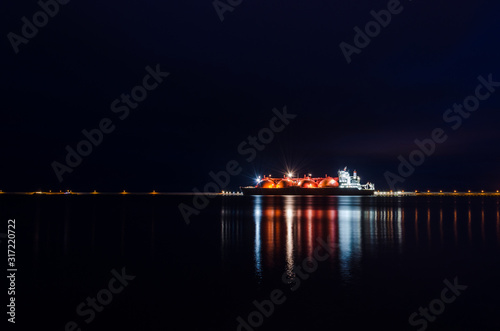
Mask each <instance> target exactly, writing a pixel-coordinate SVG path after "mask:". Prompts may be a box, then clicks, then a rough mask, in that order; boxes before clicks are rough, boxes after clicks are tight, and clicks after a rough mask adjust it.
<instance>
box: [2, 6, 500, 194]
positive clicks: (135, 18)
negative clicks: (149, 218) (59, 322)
mask: <svg viewBox="0 0 500 331" xmlns="http://www.w3.org/2000/svg"><path fill="white" fill-rule="evenodd" d="M42 1H44V0H42ZM49 2H51V1H49ZM61 2H63V3H64V1H63V0H61ZM231 2H232V3H233V4H238V3H239V2H241V3H240V4H239V5H237V6H232V7H230V8H231V9H232V11H229V10H226V11H225V12H224V13H222V14H221V15H222V16H223V18H224V20H223V21H221V19H220V16H219V14H218V13H217V11H216V9H215V8H214V4H213V3H212V1H210V0H206V1H175V2H174V1H105V2H103V1H93V2H88V1H76V0H72V1H69V2H68V3H66V4H59V5H58V6H59V8H58V12H57V13H54V11H55V8H54V6H52V7H50V8H49V11H50V10H52V11H53V12H52V15H53V17H48V16H47V17H48V19H47V22H43V20H44V16H43V15H38V16H37V18H38V19H39V20H40V22H42V23H40V24H41V27H39V28H38V32H37V33H36V35H34V36H31V37H30V38H26V39H22V38H24V37H23V33H22V28H23V25H24V24H25V22H23V21H22V20H21V19H22V18H23V17H26V18H27V21H29V22H33V15H35V13H37V12H38V11H40V10H41V7H40V5H39V4H37V2H36V1H23V2H22V3H21V2H19V1H15V0H5V1H3V2H2V4H1V7H2V8H1V11H0V12H1V13H2V14H1V15H2V18H1V20H0V26H1V30H2V31H3V43H2V75H1V82H2V83H1V84H2V107H1V109H2V111H1V120H0V141H1V143H0V155H1V161H2V162H1V164H2V165H1V168H0V169H1V171H0V189H2V190H3V191H32V190H39V189H42V190H66V189H72V190H73V191H89V190H94V189H96V190H98V191H122V190H123V189H126V190H128V191H152V190H153V189H154V190H157V191H165V192H168V191H170V192H179V191H184V192H189V191H191V190H192V189H193V188H195V187H197V188H198V189H199V190H201V191H203V187H204V185H205V184H206V183H208V182H210V181H211V177H210V175H209V173H210V172H211V171H213V172H215V173H217V172H219V171H221V170H223V169H225V168H226V165H227V163H228V162H229V161H231V160H235V161H237V162H238V164H239V165H240V166H241V168H242V170H241V173H240V174H238V175H237V176H232V177H231V179H230V183H229V185H228V187H227V188H229V189H233V190H236V189H237V188H238V187H239V186H241V185H250V184H253V183H254V178H255V176H256V175H259V174H260V175H263V174H272V175H274V176H282V175H283V173H284V171H285V170H286V168H287V167H288V168H289V169H293V170H294V171H295V172H296V173H298V174H301V175H303V174H305V173H312V174H313V175H317V176H323V175H324V174H325V173H328V174H331V175H333V174H335V173H336V171H337V170H338V169H339V168H344V166H347V167H348V168H349V169H350V170H354V169H356V170H357V171H358V174H359V175H360V176H361V178H362V181H363V182H365V181H371V182H374V183H375V184H376V188H378V189H388V188H389V184H388V182H387V181H386V178H385V177H386V175H387V173H386V172H387V171H389V172H391V173H393V174H395V175H398V165H399V163H400V161H399V160H398V156H399V155H402V157H404V158H405V159H408V157H409V155H410V153H412V151H414V150H415V149H417V148H418V147H417V146H416V145H415V143H414V141H415V139H419V140H421V141H422V140H424V139H429V138H431V137H432V131H433V130H434V129H436V128H441V129H442V130H443V131H444V134H446V136H447V139H446V141H444V142H442V143H436V146H435V152H434V153H429V154H430V155H429V156H426V157H425V160H423V162H422V164H421V165H419V166H416V167H415V170H414V171H413V173H412V174H411V175H409V176H407V178H403V177H401V178H402V179H404V181H402V182H399V183H397V184H396V186H395V187H396V188H402V189H406V190H414V189H418V190H427V189H431V190H439V189H444V190H452V189H457V190H466V189H472V190H480V189H484V190H497V189H500V169H499V168H500V167H499V165H500V147H499V146H500V139H499V134H498V133H499V122H500V121H499V119H500V87H498V86H497V87H495V86H494V85H495V84H496V83H490V85H489V87H484V86H483V87H482V88H479V90H480V93H481V95H482V96H483V98H484V99H485V100H481V101H479V105H478V107H477V110H475V111H470V112H469V111H465V112H464V114H465V116H466V117H467V118H465V117H460V118H462V119H461V124H460V126H459V127H458V119H456V118H457V116H459V115H457V113H453V114H451V115H450V114H448V115H449V117H448V122H447V121H445V119H443V115H444V114H445V113H446V112H447V110H448V109H453V104H454V103H457V104H462V103H463V102H464V99H466V98H467V97H469V96H475V93H476V90H477V87H478V85H479V84H480V83H481V82H480V80H478V77H479V76H482V77H483V78H484V80H486V81H487V80H488V77H490V80H491V81H493V82H500V65H499V61H500V41H499V32H500V20H499V19H498V15H499V13H500V3H499V2H498V1H462V2H456V1H455V2H450V1H432V2H431V1H419V0H413V1H409V0H404V1H401V2H400V4H399V5H397V2H396V1H296V0H292V1H249V0H243V1H236V0H232V1H231ZM227 3H228V2H226V1H225V0H223V1H220V4H219V6H229V5H227ZM221 4H222V5H221ZM388 6H389V7H391V6H392V7H391V8H392V9H393V10H394V11H397V12H398V13H397V14H394V13H393V14H391V21H390V22H389V23H388V24H386V25H387V26H386V27H381V28H380V31H375V30H372V32H371V33H372V35H374V36H373V37H370V41H369V44H368V45H363V46H364V47H363V48H360V47H358V48H357V52H353V53H352V54H350V63H348V62H347V60H346V56H345V55H344V54H343V52H342V49H341V47H340V44H341V43H342V42H345V43H347V44H349V45H351V46H350V47H355V41H354V39H355V35H356V34H357V32H355V30H354V28H355V27H359V28H360V29H361V30H362V31H365V25H366V24H367V23H368V22H370V21H374V20H375V19H374V17H373V16H372V14H371V13H370V12H371V11H372V10H373V11H375V12H380V11H381V10H387V8H388ZM221 8H222V7H221ZM221 10H224V9H221ZM25 21H26V20H25ZM43 23H46V24H45V25H44V24H43ZM30 24H31V23H30ZM371 26H372V27H375V28H376V27H377V25H373V24H372V25H371ZM24 30H25V31H24V32H27V33H28V34H29V33H30V32H31V33H32V34H33V31H32V30H31V31H30V29H29V28H25V29H24ZM10 32H12V33H13V34H9V33H10ZM377 32H378V33H377ZM14 34H15V35H17V37H13V35H14ZM13 38H14V39H13ZM16 38H17V39H16ZM358 39H359V38H358ZM361 39H363V38H361ZM12 40H14V42H13V41H12ZM20 40H23V41H20ZM358 41H359V40H358ZM365 42H366V40H365ZM16 43H17V44H16ZM13 45H14V46H13ZM15 45H17V46H15ZM16 48H17V50H18V52H17V54H16V52H15V49H16ZM147 67H149V69H146V68H147ZM155 70H158V71H160V72H161V73H162V74H158V73H157V74H156V75H157V76H156V78H157V79H156V80H155V78H154V77H152V76H151V75H150V78H149V79H145V76H146V75H148V74H150V71H155ZM166 73H169V74H168V75H167V74H166ZM490 75H491V76H490ZM144 81H145V82H146V83H145V84H146V85H148V86H149V87H150V89H151V90H145V89H143V88H139V89H136V90H135V91H136V93H137V95H138V96H140V97H143V96H144V95H143V94H141V93H142V92H143V91H146V93H147V96H145V98H144V100H143V101H141V102H137V103H135V102H134V101H133V100H132V101H129V102H130V104H129V106H126V103H125V101H120V99H121V96H122V94H124V95H127V94H128V95H130V94H131V91H132V90H133V89H134V88H135V87H136V86H143V84H144ZM497 85H499V84H497ZM488 88H489V89H490V90H488ZM495 89H496V91H495ZM486 94H488V95H489V96H488V97H487V98H486V97H484V96H485V95H486ZM117 99H118V101H117V102H116V103H115V108H114V109H112V108H113V107H112V104H113V103H114V101H115V100H117ZM471 100H474V97H473V98H469V101H471ZM476 100H477V99H476ZM471 102H472V103H473V101H471ZM119 107H122V108H120V109H118V108H119ZM124 107H127V108H124ZM284 107H286V111H287V112H288V113H289V114H295V115H296V117H295V118H293V119H290V121H289V124H288V125H286V126H285V128H284V129H283V130H282V131H281V132H277V133H275V137H274V138H273V139H272V140H271V141H270V142H269V143H268V144H263V145H264V146H265V148H263V150H262V151H258V152H257V153H256V156H255V157H254V158H253V159H252V160H251V161H248V160H247V159H248V158H249V156H250V154H244V155H242V154H241V153H239V152H238V146H240V144H242V143H243V142H244V141H247V143H248V137H249V136H256V135H257V134H258V133H259V131H261V130H262V129H264V128H268V127H269V123H270V120H271V119H272V118H273V117H274V116H275V113H273V109H276V110H275V111H278V112H282V111H283V108H284ZM468 107H469V108H470V106H468ZM452 116H455V117H453V118H454V119H453V118H452ZM120 117H121V118H122V119H121V118H120ZM106 118H107V119H109V121H108V122H107V126H106V125H105V127H107V130H108V131H109V130H111V129H110V127H113V128H114V129H113V131H112V132H109V133H103V134H102V141H100V143H99V144H98V145H97V146H93V147H92V152H90V154H89V155H87V156H84V157H82V160H81V161H80V164H79V165H77V166H75V167H73V168H71V169H72V172H71V173H70V172H64V173H63V174H62V175H61V178H62V181H60V180H59V179H58V176H57V175H56V173H55V171H54V169H53V164H54V162H58V164H61V165H65V166H67V164H66V161H65V158H66V154H67V153H68V152H67V150H66V146H70V147H71V148H73V149H76V148H77V145H78V144H79V143H80V142H81V141H82V140H84V139H86V138H85V136H84V134H83V133H82V130H84V129H85V130H87V131H91V130H93V129H96V128H99V125H100V123H101V122H102V120H103V119H106ZM104 122H106V120H104ZM105 124H106V123H105ZM454 127H455V129H454ZM266 132H268V131H266ZM96 137H98V136H96ZM98 138H99V137H98ZM82 146H83V147H82V148H85V146H87V145H85V146H84V145H82ZM247 147H248V146H247ZM384 174H386V175H384Z"/></svg>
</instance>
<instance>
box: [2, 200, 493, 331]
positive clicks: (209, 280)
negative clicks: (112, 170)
mask: <svg viewBox="0 0 500 331" xmlns="http://www.w3.org/2000/svg"><path fill="white" fill-rule="evenodd" d="M191 199H192V197H190V196H159V195H157V196H132V195H123V196H119V195H116V196H103V195H98V196H7V195H3V196H1V197H0V215H2V225H1V227H0V229H1V230H2V231H1V232H6V231H5V230H6V224H7V220H8V219H9V218H15V219H16V226H17V227H16V232H17V238H16V250H17V252H16V254H17V255H16V259H17V267H18V272H17V279H16V302H17V307H16V313H17V314H16V322H17V323H16V325H15V328H16V329H18V330H31V329H33V330H35V329H46V330H65V327H66V325H67V323H69V322H71V321H73V322H75V323H76V324H78V325H79V326H80V328H81V330H237V327H238V324H239V322H238V321H237V318H238V317H241V319H240V320H239V321H241V320H244V321H245V323H248V324H245V326H242V327H240V328H239V329H240V330H251V329H253V330H358V329H360V330H361V329H362V330H419V329H421V330H423V329H424V327H423V326H424V324H423V323H424V322H423V321H424V318H425V317H422V316H416V317H415V320H414V321H415V323H414V324H415V325H414V326H412V325H410V323H409V317H410V315H411V314H412V313H414V312H417V313H418V310H419V307H422V308H425V307H427V308H428V307H429V304H430V303H431V302H432V303H433V304H432V305H431V306H432V307H431V310H430V311H429V314H430V315H427V316H429V318H428V319H431V320H432V322H427V325H426V329H428V330H499V329H500V321H499V319H498V315H499V313H500V286H499V283H498V282H499V281H500V264H499V262H500V258H499V256H500V255H499V253H500V214H499V207H500V205H499V202H500V199H499V198H497V197H402V198H376V197H291V196H290V197H217V198H214V199H213V200H211V203H210V205H209V206H208V207H207V208H206V209H205V210H203V211H202V212H201V213H200V215H198V216H195V217H193V218H192V221H191V223H190V224H189V225H186V223H185V222H184V221H183V219H182V217H181V215H180V213H179V211H178V207H177V206H178V204H179V203H181V202H185V203H190V202H191ZM0 247H1V250H2V256H4V257H5V259H6V255H7V253H6V250H7V245H6V242H5V239H2V243H1V244H0ZM297 266H299V269H297ZM123 268H125V269H123ZM5 269H6V268H5ZM5 269H4V270H5ZM112 270H115V272H118V274H120V273H121V272H122V271H123V272H124V273H125V274H126V275H128V277H130V278H132V276H135V278H133V279H129V280H124V282H125V283H126V284H127V285H126V286H122V285H123V283H119V282H114V281H113V280H112V279H113V278H116V276H115V274H114V273H112V272H111V271H112ZM110 281H111V282H112V286H113V287H112V288H114V289H117V288H120V290H121V291H120V292H119V293H115V294H112V293H111V292H109V288H110ZM299 282H300V283H299ZM445 282H449V283H448V284H450V285H451V284H453V283H454V282H456V283H457V284H458V286H459V289H458V290H457V289H455V291H458V292H457V293H458V294H459V295H455V294H454V292H453V291H452V290H444V289H445V288H449V286H447V285H446V284H445ZM7 286H8V284H7V283H5V287H7ZM465 286H467V287H466V288H465ZM451 287H453V285H451ZM103 289H104V290H105V291H104V292H103V291H101V290H103ZM443 290H444V291H445V297H444V300H446V301H448V303H444V302H443V298H442V292H443ZM100 291H101V292H100ZM1 292H2V293H5V292H6V291H4V290H3V289H2V291H1ZM98 293H101V296H100V299H101V300H103V303H102V304H99V301H97V302H96V304H97V308H96V309H94V308H92V309H93V310H102V311H99V312H96V313H95V316H92V315H91V313H90V312H89V309H90V308H89V307H90V306H87V304H88V303H87V304H86V303H85V302H86V300H87V297H95V296H96V295H97V294H98ZM109 293H111V297H108V296H107V294H109ZM270 299H274V301H275V302H274V303H272V301H269V300H270ZM2 300H4V301H3V302H4V303H6V302H7V301H6V300H8V299H7V295H6V293H5V294H4V295H3V296H2ZM254 301H256V302H257V304H262V305H263V309H264V312H265V314H263V313H260V312H255V311H258V310H257V308H256V305H255V304H254V303H253V302H254ZM450 301H453V302H450ZM82 303H83V306H81V307H84V308H83V309H82V310H81V312H80V314H79V313H77V307H78V306H79V305H81V304H82ZM104 303H105V304H104ZM269 303H271V304H272V305H273V308H271V306H270V304H269ZM4 307H5V306H4ZM82 311H84V312H85V313H82ZM433 312H434V313H433ZM265 315H268V316H265ZM3 316H4V318H5V319H6V317H5V316H6V315H5V313H4V314H3ZM249 317H250V321H249ZM86 319H87V321H88V323H87V322H85V320H86ZM252 325H253V326H252ZM69 326H70V324H68V327H69ZM68 329H71V328H68Z"/></svg>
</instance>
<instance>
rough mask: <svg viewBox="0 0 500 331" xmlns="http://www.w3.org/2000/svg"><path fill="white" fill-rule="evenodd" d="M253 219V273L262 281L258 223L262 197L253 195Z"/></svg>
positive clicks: (260, 218) (260, 217)
mask: <svg viewBox="0 0 500 331" xmlns="http://www.w3.org/2000/svg"><path fill="white" fill-rule="evenodd" d="M254 219H255V241H254V260H255V275H256V276H257V278H258V279H259V282H260V281H262V254H261V247H260V243H261V241H260V232H261V231H260V224H261V221H262V197H261V196H259V195H257V196H255V208H254Z"/></svg>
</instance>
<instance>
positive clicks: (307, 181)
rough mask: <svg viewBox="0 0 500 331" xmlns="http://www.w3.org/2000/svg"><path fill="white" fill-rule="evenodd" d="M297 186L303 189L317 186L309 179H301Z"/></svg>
mask: <svg viewBox="0 0 500 331" xmlns="http://www.w3.org/2000/svg"><path fill="white" fill-rule="evenodd" d="M299 186H300V187H305V188H311V187H318V184H316V183H315V182H313V181H312V180H310V179H303V180H301V181H300V182H299Z"/></svg>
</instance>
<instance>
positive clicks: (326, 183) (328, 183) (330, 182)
mask: <svg viewBox="0 0 500 331" xmlns="http://www.w3.org/2000/svg"><path fill="white" fill-rule="evenodd" d="M338 179H339V178H338V177H336V179H335V178H332V177H326V178H325V179H323V180H322V181H321V182H319V187H338V186H339V182H338Z"/></svg>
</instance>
